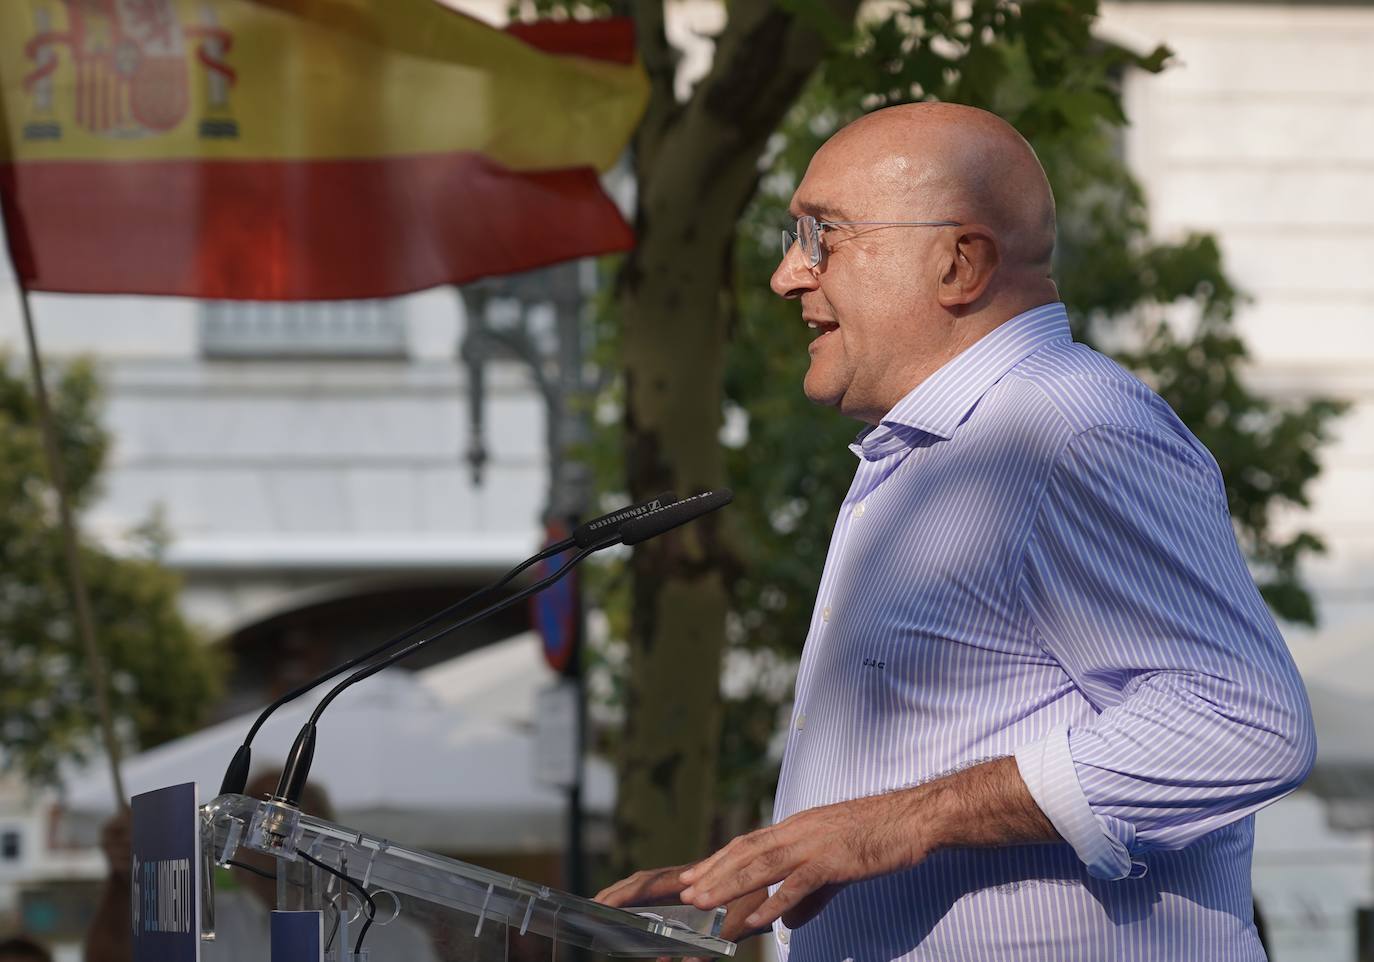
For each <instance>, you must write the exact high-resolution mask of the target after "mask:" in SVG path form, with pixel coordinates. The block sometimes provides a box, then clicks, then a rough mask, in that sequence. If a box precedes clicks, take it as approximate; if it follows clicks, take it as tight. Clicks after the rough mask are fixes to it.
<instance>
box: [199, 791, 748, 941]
mask: <svg viewBox="0 0 1374 962" xmlns="http://www.w3.org/2000/svg"><path fill="white" fill-rule="evenodd" d="M200 837H201V845H202V867H203V871H202V872H201V878H202V879H203V880H205V881H204V883H203V888H204V890H203V891H202V893H201V919H202V922H201V930H202V939H203V940H205V942H207V943H208V942H210V941H215V940H218V939H219V938H221V937H223V936H227V934H228V933H227V932H222V933H216V929H215V922H216V915H217V913H216V911H215V909H216V893H215V891H214V882H213V879H214V871H213V869H214V867H215V866H226V865H229V864H230V863H231V862H233V863H237V864H243V863H245V862H247V863H254V864H256V865H257V866H259V868H258V871H259V872H260V873H264V872H265V873H266V874H268V875H275V876H276V881H275V884H276V888H277V898H276V905H277V908H278V909H279V910H282V911H305V912H312V911H319V912H322V913H323V914H322V925H323V929H324V931H325V933H326V938H327V945H326V949H325V951H326V957H327V958H330V957H332V958H336V959H339V960H341V962H343V960H351V959H354V958H366V959H368V960H369V962H411V959H410V958H406V959H395V960H393V959H392V958H391V957H390V956H391V955H392V954H401V955H410V956H413V957H417V958H423V957H424V956H423V953H422V952H421V951H420V950H418V949H400V948H395V947H396V946H401V945H420V944H424V943H427V945H428V948H429V950H430V955H429V956H428V957H429V958H430V959H432V960H434V962H449V960H459V959H461V960H464V962H508V960H510V962H514V960H516V959H521V960H523V959H530V960H532V962H534V960H538V959H541V958H542V959H543V960H545V962H547V960H549V959H551V958H556V957H557V953H558V951H559V948H560V947H561V946H577V947H580V948H583V949H589V950H591V951H592V952H597V953H601V954H603V955H609V956H633V957H652V956H677V957H681V956H730V955H733V954H734V952H735V945H734V943H733V942H729V941H726V940H725V939H722V938H719V936H718V933H719V931H720V926H721V923H722V921H723V919H724V914H725V913H724V910H721V909H717V910H716V911H715V912H706V911H701V910H698V909H694V908H691V907H682V906H672V907H663V908H647V909H636V910H633V911H623V910H621V909H613V908H608V907H607V906H604V905H600V904H597V903H595V902H592V901H589V900H587V899H583V898H579V897H577V896H575V895H569V894H567V893H565V892H559V891H557V890H555V889H551V888H549V887H547V886H543V885H537V884H535V883H533V882H526V881H524V880H522V879H518V878H514V877H512V876H509V875H502V874H500V873H497V872H492V871H488V870H487V869H484V868H481V867H479V866H476V865H469V864H467V863H465V862H459V861H457V860H455V859H450V858H444V857H442V856H439V855H433V854H430V853H428V852H421V851H416V850H414V849H409V848H405V847H403V846H400V845H394V844H392V843H391V842H389V841H387V840H386V839H382V838H377V837H375V836H372V835H368V834H366V833H362V832H356V831H353V830H351V829H349V828H346V827H344V826H342V825H336V824H334V823H332V822H326V821H324V820H323V819H319V818H315V817H313V816H311V815H308V814H304V813H302V812H300V811H298V810H297V809H294V808H291V807H289V806H285V805H282V804H280V803H273V802H268V801H262V800H259V799H254V798H249V797H247V796H244V795H221V796H220V797H219V798H216V799H215V800H214V801H212V802H210V803H209V804H208V805H204V806H202V808H201V834H200ZM305 856H309V858H306V857H305ZM312 860H313V861H312ZM317 863H318V864H317ZM321 865H322V866H327V868H321V867H320V866H321ZM330 870H333V872H337V873H339V874H337V875H336V874H333V873H332V872H331V871H330ZM340 875H342V876H347V877H348V878H350V879H352V880H353V882H352V883H350V882H346V881H344V880H343V879H342V878H340ZM357 886H361V887H362V888H363V889H365V890H366V891H367V893H368V894H369V895H370V896H371V898H372V903H373V906H374V907H375V908H374V909H373V911H372V925H371V926H370V928H369V929H368V932H367V935H366V936H365V940H364V943H363V946H362V948H363V949H364V950H365V953H366V954H365V956H357V957H355V956H352V955H350V954H349V953H350V952H351V950H352V949H353V947H354V944H355V941H356V939H357V937H358V933H359V931H360V929H361V927H362V925H363V923H364V922H365V921H366V920H367V912H366V911H365V907H364V900H363V899H362V898H361V897H360V896H359V894H358V888H357ZM219 917H220V921H221V923H227V921H228V920H227V919H226V918H225V915H224V912H221V913H219ZM235 921H236V922H238V920H237V919H236V920H235ZM238 924H242V923H241V922H239V923H238ZM386 930H391V931H390V932H387V931H386ZM529 934H533V935H536V936H543V937H544V938H545V939H547V940H548V944H544V945H542V947H532V946H531V945H530V944H529V942H528V941H526V940H524V939H523V937H525V936H527V935H529ZM403 935H404V937H402V936H403ZM517 937H519V938H517ZM407 940H408V941H407ZM550 944H551V946H552V954H550V948H549V945H550ZM513 945H517V948H516V949H514V950H513V949H512V946H513ZM226 947H227V946H226ZM341 947H342V953H341V952H340V949H341ZM388 947H391V948H392V951H390V952H389V951H388ZM264 962H265V960H264Z"/></svg>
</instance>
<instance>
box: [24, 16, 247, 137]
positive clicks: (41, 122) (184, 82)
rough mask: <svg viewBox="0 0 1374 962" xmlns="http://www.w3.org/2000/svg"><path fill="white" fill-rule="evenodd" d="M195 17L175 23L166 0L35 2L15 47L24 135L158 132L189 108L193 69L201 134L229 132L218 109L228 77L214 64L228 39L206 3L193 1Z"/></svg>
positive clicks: (226, 69)
mask: <svg viewBox="0 0 1374 962" xmlns="http://www.w3.org/2000/svg"><path fill="white" fill-rule="evenodd" d="M59 11H60V16H59ZM198 14H199V20H200V22H198V23H190V22H185V21H183V19H182V14H181V13H180V12H179V11H178V10H177V7H176V5H175V4H174V3H173V2H172V0H67V2H65V3H59V2H58V0H48V2H46V3H40V4H36V5H35V6H34V8H33V21H34V23H33V29H34V32H33V34H32V35H31V36H30V38H29V39H28V41H27V42H26V43H25V44H24V54H25V55H26V56H27V57H28V59H29V60H30V61H31V66H32V69H31V70H30V71H29V72H28V73H27V74H26V75H25V76H24V80H23V90H24V92H25V93H26V94H27V95H28V97H29V103H28V106H29V112H30V116H29V118H28V119H27V120H26V122H25V123H24V126H23V136H24V138H25V139H26V140H42V139H59V138H61V136H62V131H63V127H64V119H65V120H66V121H67V122H68V123H70V124H74V125H75V126H76V127H78V128H80V129H81V130H84V131H88V132H90V133H94V134H101V135H105V136H110V137H142V136H148V135H153V134H159V133H165V132H166V131H169V130H172V129H173V128H175V127H176V126H177V125H178V124H180V123H182V122H183V121H184V120H185V119H186V117H187V114H188V113H189V112H190V109H191V79H192V73H193V71H194V70H196V69H200V70H203V71H205V73H206V78H205V80H206V82H205V89H204V93H203V96H202V97H201V101H202V105H203V109H204V112H205V114H206V116H204V117H203V118H201V120H200V122H199V126H200V134H201V136H203V137H219V136H233V134H234V133H235V132H236V131H237V127H236V125H235V124H234V122H233V120H232V118H230V117H228V116H227V109H228V91H229V88H230V87H231V86H232V85H233V83H234V79H235V78H234V71H233V69H232V68H231V67H230V66H229V65H228V64H227V63H226V62H225V60H224V56H225V54H226V53H227V52H228V51H229V49H230V48H231V47H232V46H233V35H232V34H231V33H230V32H229V31H228V30H225V29H224V28H222V27H220V26H218V25H217V23H216V22H215V14H214V7H213V6H212V5H211V4H209V3H202V4H201V6H200V9H199V11H198ZM59 21H61V22H62V26H61V27H60V28H59V27H57V26H56V24H57V23H58V22H59ZM188 55H193V56H188ZM64 61H65V63H66V66H67V69H68V70H69V71H70V73H71V79H70V80H69V81H68V82H67V83H65V84H63V85H62V93H64V94H66V99H67V101H68V102H66V103H60V102H59V99H58V96H57V91H58V84H57V82H56V80H55V75H56V74H57V73H58V70H59V68H60V67H62V66H63V65H64Z"/></svg>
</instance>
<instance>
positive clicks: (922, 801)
mask: <svg viewBox="0 0 1374 962" xmlns="http://www.w3.org/2000/svg"><path fill="white" fill-rule="evenodd" d="M1058 838H1059V835H1058V833H1057V832H1055V829H1054V826H1053V825H1052V824H1050V821H1049V819H1047V818H1046V817H1045V815H1044V813H1043V812H1041V811H1040V808H1039V806H1037V805H1036V803H1035V799H1034V798H1033V797H1032V796H1031V794H1030V791H1029V789H1027V788H1026V784H1025V782H1024V781H1022V779H1021V773H1020V771H1019V770H1018V769H1017V767H1016V760H1015V759H1012V758H999V759H995V760H994V761H990V762H984V763H983V764H981V765H975V766H974V767H972V768H968V769H965V770H964V771H961V772H956V773H954V774H953V775H947V776H945V777H944V778H938V779H935V780H934V781H931V782H927V783H925V784H924V785H918V786H916V787H914V788H907V789H900V790H898V791H894V792H886V793H884V794H882V795H870V796H866V797H864V798H856V799H852V800H851V801H847V802H837V803H835V804H833V805H823V806H821V807H819V808H811V809H807V810H806V811H802V812H798V813H797V814H795V815H793V816H791V817H790V818H787V819H784V820H783V821H781V822H779V823H778V824H776V825H771V826H769V827H768V828H763V829H759V830H758V831H756V832H750V833H749V834H748V835H743V836H740V837H739V838H737V839H735V840H734V841H732V842H731V843H730V844H729V845H727V846H725V848H723V849H721V850H720V851H719V852H716V853H715V854H714V855H712V856H711V857H710V858H707V859H704V860H702V861H701V862H698V863H697V864H696V865H694V866H692V867H691V868H689V869H687V870H686V871H685V872H683V873H682V874H681V876H679V878H680V880H681V882H682V883H683V884H684V885H686V886H687V887H686V888H685V889H683V891H682V900H683V901H684V902H689V903H691V904H692V905H695V906H697V907H698V908H710V907H712V906H716V905H723V904H725V903H726V902H728V901H730V900H731V899H734V898H738V897H739V896H741V895H743V894H745V893H747V892H751V891H754V890H756V889H758V888H760V887H762V886H765V885H770V884H773V883H776V882H781V883H782V884H781V885H780V886H779V887H778V888H777V889H776V890H775V891H774V892H773V894H772V895H771V896H769V898H768V899H767V900H766V901H765V902H764V903H763V904H762V905H761V906H760V907H759V908H758V909H756V910H755V911H754V912H753V913H752V914H751V915H750V917H749V918H748V919H747V920H746V923H747V924H748V926H750V927H754V926H760V925H767V924H768V923H770V922H771V921H772V920H774V919H776V918H778V917H779V916H781V917H782V918H783V919H784V921H786V922H787V924H788V925H792V926H795V925H800V924H802V923H803V922H804V921H805V919H806V918H809V917H810V916H811V915H812V914H814V912H815V911H818V910H819V908H820V906H822V905H824V903H825V900H826V898H827V897H828V896H827V894H826V893H827V892H828V893H832V894H833V892H834V891H835V890H836V887H838V886H843V885H847V884H848V883H850V882H857V881H859V880H861V879H867V878H873V877H874V876H877V875H886V874H888V873H889V872H899V871H902V870H903V869H908V868H911V867H912V866H914V865H919V864H920V863H921V862H922V861H924V860H925V859H926V858H927V857H928V856H929V855H930V854H931V853H932V852H935V851H937V850H939V849H943V848H969V847H975V846H982V847H986V846H995V845H1024V844H1028V843H1033V842H1052V841H1055V840H1057V839H1058Z"/></svg>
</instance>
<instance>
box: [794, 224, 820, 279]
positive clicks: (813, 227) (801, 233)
mask: <svg viewBox="0 0 1374 962" xmlns="http://www.w3.org/2000/svg"><path fill="white" fill-rule="evenodd" d="M797 240H799V241H800V242H801V246H802V253H803V254H805V255H806V263H807V264H809V265H810V266H811V267H815V266H816V265H817V264H819V263H820V262H821V228H820V225H819V224H817V223H816V218H814V217H812V216H811V215H810V214H807V215H806V216H805V217H798V218H797Z"/></svg>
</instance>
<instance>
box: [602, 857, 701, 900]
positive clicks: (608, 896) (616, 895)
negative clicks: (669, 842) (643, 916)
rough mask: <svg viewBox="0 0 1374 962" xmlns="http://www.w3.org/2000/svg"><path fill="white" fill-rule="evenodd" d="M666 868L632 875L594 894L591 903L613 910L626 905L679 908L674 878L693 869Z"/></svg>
mask: <svg viewBox="0 0 1374 962" xmlns="http://www.w3.org/2000/svg"><path fill="white" fill-rule="evenodd" d="M695 864H696V863H695V862H688V863H687V864H686V865H670V866H668V867H667V868H651V869H645V870H644V871H642V872H636V873H635V874H633V875H631V876H630V877H629V878H623V879H621V880H620V881H619V882H616V883H615V884H614V885H608V886H606V887H605V888H604V889H602V890H601V891H600V892H597V893H596V895H595V896H594V897H593V899H592V901H594V902H600V903H601V904H602V905H610V906H612V907H614V908H623V907H624V906H626V905H680V904H682V899H681V898H680V896H681V894H682V889H683V885H682V882H681V881H679V879H678V877H679V876H680V875H682V873H683V872H685V871H686V870H687V869H689V868H691V867H692V866H693V865H695Z"/></svg>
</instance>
